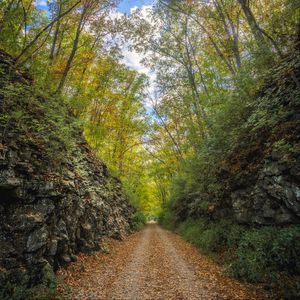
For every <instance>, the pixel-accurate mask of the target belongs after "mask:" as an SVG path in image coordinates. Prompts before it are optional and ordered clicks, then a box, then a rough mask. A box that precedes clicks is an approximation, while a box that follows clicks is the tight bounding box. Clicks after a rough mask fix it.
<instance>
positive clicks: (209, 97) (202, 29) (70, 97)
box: [0, 0, 299, 215]
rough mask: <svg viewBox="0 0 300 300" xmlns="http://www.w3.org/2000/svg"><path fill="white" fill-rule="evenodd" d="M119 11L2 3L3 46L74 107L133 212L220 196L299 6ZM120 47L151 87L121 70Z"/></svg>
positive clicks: (12, 0) (58, 3)
mask: <svg viewBox="0 0 300 300" xmlns="http://www.w3.org/2000/svg"><path fill="white" fill-rule="evenodd" d="M117 5H118V1H114V0H49V1H47V8H46V9H45V8H44V9H42V8H41V7H40V6H38V5H37V3H36V2H35V1H33V0H4V1H1V3H0V48H1V49H2V50H4V51H6V52H7V53H9V54H10V55H11V56H12V57H13V58H14V61H15V64H16V66H18V67H23V68H26V69H28V70H29V72H30V74H31V76H32V78H34V83H35V86H36V88H39V89H41V90H43V91H44V93H46V94H51V95H57V97H59V99H60V101H62V102H64V103H66V104H67V105H68V106H69V107H70V111H71V112H72V114H74V116H76V118H77V119H78V121H79V122H80V124H81V126H82V127H83V129H84V135H85V137H86V139H87V141H88V142H89V143H90V145H91V146H92V147H93V148H94V149H95V151H96V152H97V153H98V154H99V156H100V157H101V158H102V159H103V160H104V161H105V162H106V163H107V164H108V165H109V168H110V170H111V172H112V173H113V174H115V175H116V176H119V177H120V178H121V179H122V181H123V184H124V187H125V189H126V191H127V194H128V195H129V197H130V199H131V201H132V203H134V205H135V206H136V207H138V208H140V209H141V210H143V211H144V212H145V213H146V214H148V215H157V214H158V213H159V212H160V211H161V210H162V209H163V208H165V207H166V205H167V203H168V202H169V201H170V200H172V199H173V200H174V199H177V198H178V197H179V198H180V197H181V195H187V194H189V193H195V192H205V193H209V192H210V191H213V192H216V191H217V190H218V188H219V183H218V181H217V178H216V176H215V174H216V171H217V170H218V169H219V168H220V167H221V166H222V163H223V161H224V160H225V159H226V157H227V155H228V153H229V152H230V150H231V149H232V147H233V145H234V144H236V143H237V142H238V141H237V139H238V133H239V132H240V130H241V128H242V126H243V124H244V122H245V121H246V120H247V118H248V116H249V114H250V112H251V111H252V110H253V107H254V106H255V102H254V96H255V93H256V92H257V90H258V88H259V87H260V85H261V84H262V82H263V80H264V78H265V76H266V72H267V71H268V69H269V68H270V66H272V65H274V64H276V62H278V61H279V60H280V59H282V58H283V57H284V56H285V55H286V53H287V52H288V51H289V49H290V48H291V43H292V41H293V40H295V38H296V34H297V26H298V22H299V2H298V1H297V0H273V1H269V0H260V1H251V0H250V1H248V0H226V1H225V0H207V1H193V0H190V1H173V0H171V1H167V0H159V1H154V3H153V5H152V6H149V7H148V9H134V10H133V11H132V13H131V14H129V15H126V14H121V13H119V14H118V13H116V7H117ZM124 49H126V50H127V51H135V52H136V53H139V54H140V55H141V57H143V64H144V65H145V67H146V68H147V69H148V70H151V74H150V77H149V74H148V76H147V74H145V73H140V72H138V71H136V70H133V69H132V68H130V67H128V66H127V65H126V64H124V59H123V55H124ZM151 75H152V76H151ZM295 80H297V79H295ZM297 85H298V86H299V82H297ZM262 118H263V117H262ZM262 120H263V119H261V120H259V121H258V122H262ZM199 170H201V171H199ZM173 200H172V201H173ZM199 205H202V206H205V205H207V203H205V202H204V203H201V204H199Z"/></svg>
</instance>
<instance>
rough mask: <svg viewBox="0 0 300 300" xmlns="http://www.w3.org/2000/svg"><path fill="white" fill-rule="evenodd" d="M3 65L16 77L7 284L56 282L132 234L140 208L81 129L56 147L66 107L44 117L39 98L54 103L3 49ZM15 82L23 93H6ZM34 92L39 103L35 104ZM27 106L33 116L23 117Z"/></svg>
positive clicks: (2, 200)
mask: <svg viewBox="0 0 300 300" xmlns="http://www.w3.org/2000/svg"><path fill="white" fill-rule="evenodd" d="M0 66H2V69H4V70H5V74H10V75H9V76H6V77H5V78H4V77H3V78H1V80H0V85H1V88H2V90H1V91H2V92H1V95H0V98H1V102H0V103H1V106H0V111H1V117H2V119H1V123H0V138H1V143H0V272H1V273H0V287H2V288H3V287H5V286H6V284H7V282H10V284H16V285H24V286H25V287H29V286H33V285H35V284H37V283H41V282H43V283H45V284H48V285H49V284H50V283H51V282H52V281H53V279H54V273H53V270H55V269H56V268H57V267H58V266H59V265H64V264H67V263H69V262H71V261H72V260H75V259H76V254H78V253H79V252H89V251H93V250H98V249H100V248H101V238H102V237H103V236H110V237H113V238H121V236H122V235H123V234H125V233H127V232H129V231H130V230H131V229H132V224H131V218H132V214H133V208H132V207H131V206H130V205H129V204H128V201H127V199H126V197H125V196H124V194H123V192H122V186H121V183H120V182H119V181H118V179H116V178H114V177H111V176H110V175H109V173H108V171H107V168H106V166H105V165H104V163H103V162H101V161H100V160H99V159H97V158H96V157H95V156H94V155H93V153H92V152H91V150H90V149H89V147H88V145H87V144H86V142H85V141H84V140H83V139H82V137H81V132H80V131H77V132H76V130H75V131H74V132H72V134H71V137H68V138H69V139H71V141H72V147H70V149H69V148H68V147H66V145H63V144H62V141H61V140H58V142H57V143H55V144H54V146H55V145H58V148H55V147H54V146H53V147H54V150H53V148H52V143H54V140H55V138H57V136H58V134H59V132H56V131H55V130H57V128H56V127H55V126H61V124H59V125H57V121H55V119H51V118H52V117H53V118H55V116H56V115H57V114H59V113H61V114H62V121H60V122H62V124H66V126H69V124H71V123H72V119H71V117H69V115H68V113H67V109H66V110H62V108H61V107H62V105H61V104H59V105H57V106H55V107H54V108H52V113H53V112H55V114H53V116H48V117H47V115H46V116H45V114H46V111H44V110H43V106H40V103H43V102H45V101H48V100H47V99H46V100H45V99H43V98H42V97H41V98H40V99H39V98H37V97H36V95H34V94H33V93H32V92H31V90H30V87H29V86H30V84H28V83H27V82H26V81H28V79H26V78H24V76H22V75H20V74H19V75H18V76H16V75H15V74H16V73H15V72H16V71H14V70H13V69H12V66H11V64H10V58H9V57H6V56H5V55H4V54H2V56H1V55H0ZM11 87H15V88H19V89H21V97H20V95H19V94H18V95H17V96H16V95H15V94H11V93H10V92H7V91H11V90H12V89H11ZM20 87H21V88H20ZM9 88H10V89H9ZM24 91H25V92H24ZM22 95H24V96H23V97H24V98H22ZM28 97H32V98H34V101H36V103H33V104H32V106H28V104H29V100H28ZM50 100H51V99H50ZM50 100H49V101H50ZM30 101H33V100H30ZM27 108H28V111H27V113H28V116H29V117H28V120H30V121H27V119H26V118H24V119H22V118H21V119H20V117H18V116H19V115H21V114H22V113H23V111H26V110H27ZM20 110H21V111H22V112H20V113H17V112H18V111H20ZM47 111H49V109H48V110H47ZM50 111H51V110H50ZM7 116H8V117H7ZM10 116H12V117H11V118H10ZM26 117H27V116H26ZM33 120H35V123H33V124H36V125H35V127H34V126H33V127H30V126H31V125H30V124H32V122H33ZM26 122H27V123H26ZM29 122H30V123H29ZM51 122H52V123H53V124H54V125H52V123H51ZM43 123H45V124H46V126H44V124H43ZM24 124H25V125H26V124H27V125H26V126H25V125H24ZM42 126H43V127H42ZM53 126H54V127H53ZM70 126H71V125H70ZM23 127H24V128H23ZM39 127H40V128H41V129H39ZM46 137H47V138H46ZM48 144H49V145H48ZM60 144H62V145H61V146H59V145H60ZM51 149H52V150H51ZM0 295H1V293H0ZM0 297H1V296H0Z"/></svg>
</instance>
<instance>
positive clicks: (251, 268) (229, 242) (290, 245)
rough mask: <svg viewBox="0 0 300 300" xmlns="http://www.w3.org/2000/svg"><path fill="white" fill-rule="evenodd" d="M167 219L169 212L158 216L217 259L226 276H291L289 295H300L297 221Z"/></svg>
mask: <svg viewBox="0 0 300 300" xmlns="http://www.w3.org/2000/svg"><path fill="white" fill-rule="evenodd" d="M170 220H171V218H170V213H169V212H168V213H166V214H164V215H162V216H161V218H160V222H161V224H162V225H163V226H165V227H166V228H168V229H173V230H176V231H177V232H179V234H180V235H181V236H182V237H183V238H184V239H185V240H187V241H189V242H191V243H192V244H194V245H195V246H197V247H198V248H199V249H201V251H203V252H204V253H206V254H208V255H210V256H212V257H213V258H214V259H216V260H217V261H218V262H221V263H222V264H223V265H224V267H225V268H224V269H225V272H226V273H227V274H228V275H229V276H231V277H234V278H238V279H242V280H246V281H248V282H253V283H257V282H265V283H273V284H280V280H281V279H282V278H284V277H289V278H293V283H294V286H293V291H292V294H293V296H292V299H294V298H293V297H298V296H300V294H299V292H300V289H299V283H300V261H299V257H300V226H299V225H293V226H289V227H275V226H263V227H249V226H245V225H239V224H236V223H233V222H231V221H229V220H227V221H219V222H212V221H211V220H208V219H206V218H198V219H191V218H189V219H187V220H186V221H184V222H182V223H179V224H177V226H174V224H173V223H172V221H170ZM290 292H291V291H290ZM295 299H296V298H295Z"/></svg>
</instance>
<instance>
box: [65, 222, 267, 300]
mask: <svg viewBox="0 0 300 300" xmlns="http://www.w3.org/2000/svg"><path fill="white" fill-rule="evenodd" d="M111 247H112V250H111V253H110V254H109V255H104V254H101V253H99V254H98V255H95V256H82V257H80V258H79V261H78V262H76V263H75V264H74V265H72V266H71V267H70V268H69V269H68V270H67V271H64V272H63V274H64V276H66V279H65V282H66V283H67V284H68V285H69V286H70V287H71V290H72V295H71V298H72V299H80V300H83V299H90V300H94V299H95V300H96V299H103V300H104V299H118V300H135V299H136V300H143V299H145V300H146V299H155V300H156V299H178V300H181V299H182V300H183V299H186V300H193V299H195V300H196V299H205V300H206V299H214V300H222V299H243V300H251V299H264V296H263V290H262V288H261V287H259V286H254V285H250V284H242V283H240V282H237V281H235V280H233V279H230V278H228V277H226V276H224V275H223V273H222V269H221V268H220V267H219V266H218V265H216V264H215V263H214V262H213V261H212V260H211V259H210V258H208V257H207V256H205V255H203V254H201V253H200V252H199V251H198V250H197V249H195V248H194V247H193V246H192V245H191V244H189V243H187V242H185V241H183V240H182V239H181V238H180V237H179V236H178V235H176V234H174V233H171V232H169V231H166V230H164V229H162V228H161V227H160V226H158V225H157V224H148V225H147V226H146V227H145V228H144V229H143V230H142V231H140V232H138V233H136V234H134V235H132V236H130V237H128V238H126V239H125V240H124V241H121V242H112V244H111ZM82 266H84V267H82Z"/></svg>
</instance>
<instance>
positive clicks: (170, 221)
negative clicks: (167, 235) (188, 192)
mask: <svg viewBox="0 0 300 300" xmlns="http://www.w3.org/2000/svg"><path fill="white" fill-rule="evenodd" d="M158 222H159V224H161V225H162V226H163V227H165V228H166V229H169V230H172V229H174V227H175V214H174V213H173V212H172V211H170V210H165V211H163V212H162V213H161V214H160V216H159V218H158Z"/></svg>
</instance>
